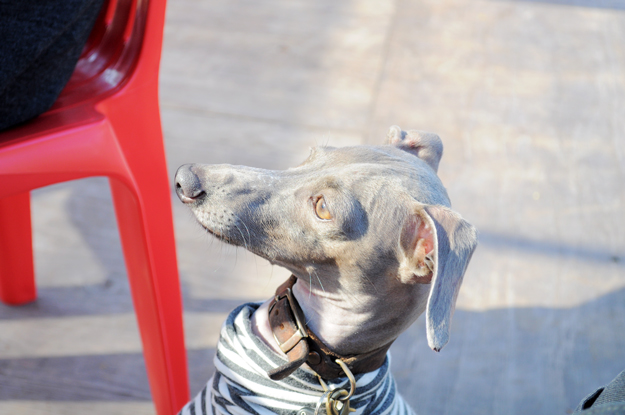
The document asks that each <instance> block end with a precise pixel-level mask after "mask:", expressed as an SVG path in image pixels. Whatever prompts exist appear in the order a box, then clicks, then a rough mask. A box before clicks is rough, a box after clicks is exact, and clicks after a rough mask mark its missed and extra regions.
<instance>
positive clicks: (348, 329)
mask: <svg viewBox="0 0 625 415" xmlns="http://www.w3.org/2000/svg"><path fill="white" fill-rule="evenodd" d="M423 288H427V287H423ZM415 289H417V290H418V289H420V288H419V287H415ZM406 291H410V290H407V289H406V287H405V286H404V287H403V292H401V293H389V295H394V297H386V296H384V295H383V296H380V295H373V294H370V295H369V294H368V295H364V294H363V293H362V292H360V293H354V292H352V293H351V294H349V293H344V292H341V291H340V290H333V291H332V292H334V294H332V293H329V292H328V291H326V290H321V291H318V290H315V289H314V287H313V289H312V290H311V289H310V288H309V286H308V285H307V284H306V283H303V282H302V281H301V280H300V281H299V283H297V284H295V285H294V286H293V294H294V296H295V298H296V299H297V301H298V302H299V305H300V307H301V309H302V311H303V313H304V315H305V320H306V321H305V324H306V325H307V326H308V328H309V330H310V331H312V332H313V333H314V334H315V336H316V337H317V338H318V339H319V340H320V341H321V342H323V343H324V344H325V345H326V346H327V347H328V348H329V349H330V350H331V351H332V352H334V353H336V354H340V355H344V356H347V355H349V356H353V355H364V354H367V353H371V352H372V351H375V350H378V349H380V348H384V347H385V346H386V347H388V345H389V344H390V343H392V342H393V341H394V340H395V339H396V338H397V336H398V335H399V333H401V332H402V331H403V330H404V329H405V328H406V327H407V326H408V325H410V324H411V323H412V321H414V319H416V316H418V315H419V314H421V313H422V312H423V310H421V309H415V306H414V302H412V304H410V303H411V301H409V300H410V297H411V296H413V295H414V293H407V292H406ZM376 294H377V292H376ZM380 298H395V299H396V301H393V302H392V304H389V303H390V302H389V301H388V300H387V301H384V300H382V301H381V300H380ZM413 298H414V297H413ZM271 301H272V300H269V301H267V302H265V303H264V304H263V305H262V306H261V307H260V308H259V309H258V310H257V311H256V312H255V313H254V315H253V317H252V329H253V330H254V333H255V334H256V335H257V336H258V337H259V338H260V339H262V340H263V341H264V342H265V343H266V344H267V345H268V346H269V347H270V348H272V349H273V350H274V351H276V352H277V353H279V354H283V352H282V350H280V347H279V345H278V343H277V342H276V340H275V337H274V333H273V332H272V329H271V326H270V323H269V319H268V311H269V305H270V303H271ZM390 308H397V309H398V310H401V311H398V312H393V313H389V309H390ZM393 315H394V316H395V318H390V316H393ZM397 315H400V316H402V317H403V318H397Z"/></svg>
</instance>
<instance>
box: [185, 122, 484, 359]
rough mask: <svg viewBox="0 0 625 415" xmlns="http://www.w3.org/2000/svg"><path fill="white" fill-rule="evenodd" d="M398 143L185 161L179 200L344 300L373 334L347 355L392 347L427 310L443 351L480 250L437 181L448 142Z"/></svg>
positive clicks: (224, 235)
mask: <svg viewBox="0 0 625 415" xmlns="http://www.w3.org/2000/svg"><path fill="white" fill-rule="evenodd" d="M388 139H389V143H388V144H387V145H384V146H355V147H345V148H332V147H316V148H314V149H312V151H311V154H310V156H309V157H308V158H307V159H306V160H305V161H304V162H303V163H302V164H301V165H299V166H297V167H294V168H291V169H288V170H285V171H272V170H263V169H256V168H250V167H244V166H231V165H213V166H210V165H184V166H182V167H180V169H179V170H178V172H177V174H176V191H177V193H178V195H179V197H180V199H181V200H182V201H183V202H184V203H186V204H187V205H188V206H189V207H190V208H191V209H192V211H193V212H194V214H195V216H196V217H197V219H198V221H199V222H200V224H201V225H202V226H203V227H204V228H205V229H206V230H207V231H209V232H210V233H212V234H214V235H215V236H217V237H218V238H219V239H221V240H222V241H224V242H227V243H230V244H233V245H237V246H243V247H245V248H246V249H248V250H249V251H251V252H253V253H255V254H258V255H259V256H261V257H264V258H266V259H267V260H269V261H270V262H271V263H273V264H277V265H281V266H284V267H286V268H287V269H289V270H290V271H291V272H292V273H293V274H294V275H296V276H297V277H298V278H299V279H300V280H304V281H305V282H306V283H307V284H308V286H309V289H310V291H311V292H313V293H315V292H321V291H323V293H324V295H325V296H326V298H330V299H331V300H332V301H336V298H338V297H341V296H342V297H345V298H346V300H345V301H346V302H347V305H346V306H345V307H344V308H349V309H350V310H353V313H354V316H359V317H362V324H363V326H366V327H365V328H362V330H360V331H359V333H365V332H368V333H369V334H368V335H367V336H366V337H367V338H366V339H362V340H361V341H357V342H356V343H353V344H349V343H345V344H344V345H341V344H339V345H338V346H337V348H339V349H342V350H339V352H345V351H348V352H353V351H359V352H366V351H368V350H365V349H367V348H368V349H369V350H372V349H374V348H376V347H379V346H381V345H383V344H386V343H388V342H389V341H392V340H394V339H395V338H396V337H397V336H398V335H399V333H401V332H402V331H403V330H405V329H406V328H407V327H408V326H409V325H410V324H412V322H414V320H415V319H416V318H417V317H418V316H419V315H420V314H421V313H422V312H423V311H424V310H425V311H426V325H427V336H428V344H429V346H430V347H431V348H432V349H434V350H436V351H439V350H440V349H441V348H442V347H443V346H444V345H445V344H446V343H447V341H448V338H449V328H450V321H451V317H452V314H453V310H454V306H455V302H456V298H457V295H458V291H459V288H460V285H461V283H462V279H463V275H464V272H465V269H466V267H467V264H468V262H469V260H470V258H471V255H472V253H473V250H474V249H475V246H476V244H477V236H476V231H475V229H474V228H473V227H472V226H471V225H470V224H469V223H467V222H466V221H465V220H463V219H462V218H461V217H460V215H458V214H457V213H455V212H453V211H452V210H451V209H450V202H449V198H448V196H447V192H446V191H445V188H444V187H443V185H442V183H441V181H440V179H439V178H438V176H437V175H436V171H437V169H438V164H439V161H440V158H441V156H442V152H443V146H442V143H441V140H440V139H439V137H438V136H437V135H435V134H431V133H423V132H418V131H408V132H405V131H402V130H401V129H400V128H399V127H392V128H391V129H390V131H389V135H388ZM332 294H335V295H332ZM352 337H353V336H352Z"/></svg>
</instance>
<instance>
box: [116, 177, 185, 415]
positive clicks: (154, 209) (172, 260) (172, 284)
mask: <svg viewBox="0 0 625 415" xmlns="http://www.w3.org/2000/svg"><path fill="white" fill-rule="evenodd" d="M157 170H158V169H157ZM157 176H158V175H157ZM163 178H164V179H165V182H166V179H167V178H166V175H163ZM110 183H111V189H112V193H113V200H114V203H115V210H116V213H117V222H118V227H119V229H120V235H121V240H122V247H123V250H124V256H125V259H126V268H127V270H128V278H129V280H130V288H131V291H132V297H133V302H134V306H135V313H136V315H137V320H138V325H139V331H140V333H141V339H142V342H143V354H144V358H145V363H146V368H147V372H148V379H149V382H150V389H151V392H152V398H153V400H154V404H155V406H156V412H157V413H158V414H159V415H169V414H174V413H176V412H177V411H179V410H180V409H181V408H182V406H183V405H184V404H185V403H186V402H188V400H189V387H188V377H187V361H186V351H185V347H184V332H183V326H182V299H181V293H180V285H179V280H178V267H177V262H176V251H175V242H174V232H173V225H172V211H171V200H170V195H169V192H168V188H167V186H166V185H165V186H162V189H156V190H155V189H154V183H150V184H148V185H147V187H150V186H151V187H152V188H151V189H150V190H149V193H148V192H147V191H146V190H144V191H145V192H146V193H145V196H146V197H144V196H143V195H142V194H141V186H140V185H137V189H134V190H130V189H129V188H128V187H127V186H126V185H125V184H123V183H121V182H120V181H118V180H116V179H113V178H111V179H110ZM135 192H136V193H135Z"/></svg>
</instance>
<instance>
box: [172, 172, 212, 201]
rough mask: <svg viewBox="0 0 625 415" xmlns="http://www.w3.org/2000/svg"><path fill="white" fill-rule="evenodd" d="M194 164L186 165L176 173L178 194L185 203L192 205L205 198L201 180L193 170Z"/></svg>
mask: <svg viewBox="0 0 625 415" xmlns="http://www.w3.org/2000/svg"><path fill="white" fill-rule="evenodd" d="M192 166H193V165H192V164H184V165H182V166H180V167H179V168H178V171H177V172H176V194H177V195H178V197H179V198H180V200H181V201H182V202H183V203H191V202H193V201H195V200H196V199H198V198H199V197H201V196H203V195H204V194H205V193H204V190H202V184H201V183H200V179H199V178H198V177H197V175H196V174H195V173H193V171H192V170H191V167H192Z"/></svg>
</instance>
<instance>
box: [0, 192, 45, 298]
mask: <svg viewBox="0 0 625 415" xmlns="http://www.w3.org/2000/svg"><path fill="white" fill-rule="evenodd" d="M36 298H37V290H36V288H35V271H34V265H33V237H32V227H31V224H30V193H28V192H26V193H21V194H18V195H15V196H8V197H4V198H1V199H0V300H2V302H4V303H7V304H12V305H19V304H24V303H28V302H31V301H34V300H35V299H36Z"/></svg>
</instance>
